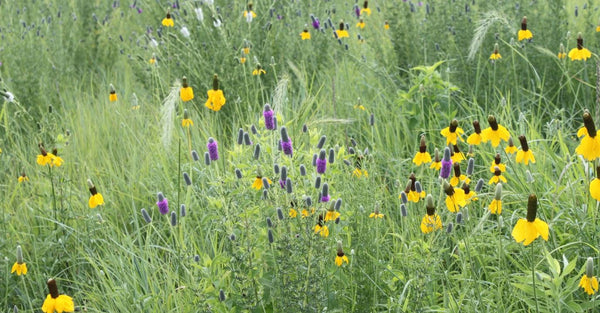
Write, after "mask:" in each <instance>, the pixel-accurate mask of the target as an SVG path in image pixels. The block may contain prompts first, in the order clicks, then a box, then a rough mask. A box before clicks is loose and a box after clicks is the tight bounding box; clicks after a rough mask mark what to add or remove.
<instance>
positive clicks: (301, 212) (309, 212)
mask: <svg viewBox="0 0 600 313" xmlns="http://www.w3.org/2000/svg"><path fill="white" fill-rule="evenodd" d="M314 213H315V208H312V209H311V210H310V211H309V210H308V209H307V208H304V209H302V211H300V216H302V218H305V217H309V216H310V215H311V214H314Z"/></svg>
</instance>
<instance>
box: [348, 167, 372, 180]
mask: <svg viewBox="0 0 600 313" xmlns="http://www.w3.org/2000/svg"><path fill="white" fill-rule="evenodd" d="M352 176H354V177H357V178H360V177H361V176H364V177H369V172H367V170H361V169H360V168H355V169H354V171H352Z"/></svg>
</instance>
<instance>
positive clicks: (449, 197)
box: [444, 181, 467, 213]
mask: <svg viewBox="0 0 600 313" xmlns="http://www.w3.org/2000/svg"><path fill="white" fill-rule="evenodd" d="M444 193H446V207H447V208H448V211H450V212H452V213H456V212H458V211H459V210H460V208H462V207H464V206H465V205H467V200H466V199H465V191H464V190H462V189H461V188H454V187H452V186H450V184H448V183H447V182H446V181H444Z"/></svg>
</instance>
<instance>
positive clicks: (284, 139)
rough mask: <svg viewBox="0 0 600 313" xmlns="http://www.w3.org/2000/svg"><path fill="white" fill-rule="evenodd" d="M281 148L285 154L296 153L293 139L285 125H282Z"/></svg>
mask: <svg viewBox="0 0 600 313" xmlns="http://www.w3.org/2000/svg"><path fill="white" fill-rule="evenodd" d="M280 144H281V149H282V150H283V154H285V155H289V156H292V155H293V154H294V149H293V148H292V139H290V137H289V136H288V133H287V129H286V128H285V126H282V127H281V141H280Z"/></svg>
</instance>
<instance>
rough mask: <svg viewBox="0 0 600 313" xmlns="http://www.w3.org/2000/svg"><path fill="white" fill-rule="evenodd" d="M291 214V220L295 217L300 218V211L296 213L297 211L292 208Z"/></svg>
mask: <svg viewBox="0 0 600 313" xmlns="http://www.w3.org/2000/svg"><path fill="white" fill-rule="evenodd" d="M289 214H290V217H291V218H294V217H296V216H298V211H296V209H293V208H292V209H290V213H289Z"/></svg>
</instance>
